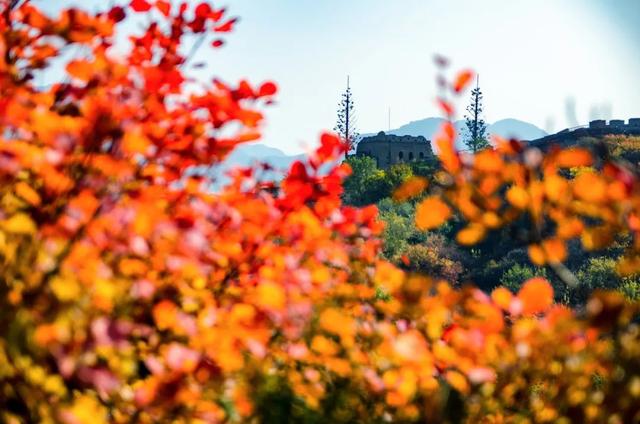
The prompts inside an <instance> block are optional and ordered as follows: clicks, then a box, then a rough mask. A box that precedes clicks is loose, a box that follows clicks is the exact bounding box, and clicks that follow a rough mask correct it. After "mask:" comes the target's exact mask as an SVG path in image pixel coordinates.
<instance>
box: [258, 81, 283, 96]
mask: <svg viewBox="0 0 640 424" xmlns="http://www.w3.org/2000/svg"><path fill="white" fill-rule="evenodd" d="M277 91H278V87H276V85H275V84H274V83H272V82H265V83H264V84H262V85H261V86H260V91H259V92H258V95H259V96H260V97H262V96H273V95H274V94H276V92H277Z"/></svg>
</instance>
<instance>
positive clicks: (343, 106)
mask: <svg viewBox="0 0 640 424" xmlns="http://www.w3.org/2000/svg"><path fill="white" fill-rule="evenodd" d="M333 130H334V131H335V132H337V133H338V135H339V136H340V138H342V140H343V141H345V142H346V143H348V144H349V150H348V152H349V153H353V152H355V148H356V144H357V143H358V140H359V139H360V134H359V133H358V129H357V128H356V114H355V103H354V101H353V94H352V93H351V87H350V86H349V77H347V89H346V90H345V91H344V93H342V98H341V100H340V103H338V118H337V121H336V126H335V127H334V128H333Z"/></svg>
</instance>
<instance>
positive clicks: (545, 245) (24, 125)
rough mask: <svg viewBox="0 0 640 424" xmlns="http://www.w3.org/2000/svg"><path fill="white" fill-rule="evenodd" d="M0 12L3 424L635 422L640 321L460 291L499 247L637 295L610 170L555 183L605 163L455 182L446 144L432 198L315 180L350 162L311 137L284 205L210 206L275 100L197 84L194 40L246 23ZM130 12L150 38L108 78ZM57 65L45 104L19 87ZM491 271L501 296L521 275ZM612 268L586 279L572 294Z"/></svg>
mask: <svg viewBox="0 0 640 424" xmlns="http://www.w3.org/2000/svg"><path fill="white" fill-rule="evenodd" d="M0 7H1V8H2V10H0V12H1V13H0V27H1V28H2V31H1V32H0V51H2V52H3V54H1V55H0V90H2V96H1V98H0V111H1V112H2V113H0V126H1V127H2V131H0V134H1V135H2V137H0V179H1V180H2V184H1V185H0V272H1V275H2V278H1V279H0V420H2V421H3V422H7V423H11V424H13V423H31V422H43V423H56V422H62V423H65V424H89V423H91V424H94V423H95V424H101V423H155V422H171V423H240V422H265V423H266V422H300V423H314V422H317V423H321V422H322V423H324V422H337V423H340V422H343V423H353V422H363V423H382V422H443V423H446V422H451V423H457V422H469V423H478V422H494V423H501V422H559V423H564V422H566V423H568V422H592V423H599V422H607V423H611V424H617V423H628V422H638V421H639V420H640V402H639V400H640V360H639V358H640V326H638V324H637V318H638V311H639V305H638V303H634V302H629V301H628V300H627V299H625V298H624V297H623V296H622V295H620V294H619V293H615V292H603V291H596V292H595V293H593V294H592V295H591V297H589V299H588V300H587V301H586V304H585V305H584V308H580V309H577V310H572V309H570V308H567V307H566V306H564V305H561V304H558V303H555V302H554V296H555V294H554V289H553V285H552V284H551V283H550V282H549V281H547V280H545V279H543V278H531V279H528V280H526V281H524V282H523V283H522V284H521V285H520V287H519V290H518V292H517V293H513V292H512V291H510V290H509V289H507V288H505V287H497V288H495V289H494V290H492V291H491V293H490V294H488V293H487V292H483V291H482V290H480V289H478V288H475V287H473V286H471V285H468V284H464V281H462V280H463V279H464V278H465V277H464V273H465V270H466V269H479V268H480V266H481V263H482V261H483V260H484V258H485V257H486V255H487V254H488V253H487V252H490V245H487V244H483V241H484V242H487V241H488V240H489V237H491V236H496V237H497V235H499V236H500V237H504V239H505V240H509V239H512V238H513V239H516V240H517V241H518V242H520V243H523V240H524V243H527V245H526V254H527V255H529V256H530V257H531V259H532V260H533V261H534V262H535V263H537V264H538V266H542V265H546V266H547V267H548V269H552V270H554V272H555V273H556V274H557V276H558V278H559V279H560V280H562V281H564V280H563V278H562V273H561V272H560V271H563V268H561V265H562V264H563V263H564V262H565V259H567V258H566V256H567V255H566V253H567V252H566V250H567V249H569V250H570V249H571V248H572V245H571V243H574V244H575V243H577V242H578V240H575V239H576V234H575V232H576V229H577V230H584V231H583V233H585V234H587V235H588V237H586V239H585V240H581V241H580V243H582V244H584V245H586V247H594V248H595V247H603V246H609V247H610V248H612V249H619V250H621V251H622V252H621V253H623V254H624V255H625V256H624V258H625V259H624V260H625V261H627V262H623V263H622V265H623V266H622V267H621V264H620V262H618V263H617V264H616V268H617V269H618V270H620V268H622V270H623V271H633V270H634V269H635V267H636V265H637V263H635V262H634V258H633V256H632V255H630V254H632V253H634V249H635V248H637V246H636V244H637V243H636V240H635V238H636V235H637V234H636V233H637V231H639V228H640V227H639V226H638V217H637V214H636V210H635V208H636V207H637V205H638V204H640V202H639V201H638V198H640V196H639V195H638V189H637V182H636V178H635V174H633V173H625V172H624V170H623V169H621V168H620V166H621V165H620V164H618V163H616V162H606V164H605V165H604V171H603V172H601V173H598V172H593V171H585V172H584V173H581V174H579V175H577V176H575V178H573V179H570V180H567V179H565V176H564V174H561V175H558V172H556V171H557V167H558V166H560V165H562V166H561V168H562V169H563V170H565V169H573V168H580V167H591V166H593V165H595V166H598V164H593V163H590V162H593V161H591V157H590V156H588V155H587V154H586V153H585V152H583V151H581V150H571V149H567V150H558V151H555V152H552V153H551V154H550V155H548V156H546V157H545V158H544V159H543V158H541V155H540V154H539V153H540V152H537V153H536V152H535V151H532V150H527V149H526V148H524V147H523V146H522V145H520V144H519V143H516V142H513V143H511V142H510V144H508V146H507V147H509V148H508V149H507V147H505V146H504V145H502V144H500V145H499V148H498V149H497V150H495V151H494V150H485V151H482V152H480V153H478V154H477V155H476V156H473V157H466V158H463V159H464V160H462V158H461V157H460V156H459V152H456V151H455V150H454V149H453V142H454V140H453V137H454V133H453V132H452V127H451V126H450V125H445V126H444V127H443V134H444V135H443V136H442V137H440V138H439V139H438V140H437V142H438V144H439V152H440V158H441V161H442V163H443V172H439V173H437V174H436V175H435V176H434V178H433V179H432V180H431V181H430V182H429V183H427V182H426V180H425V179H424V178H417V177H416V175H418V171H417V170H416V169H414V168H412V167H410V166H407V165H399V166H397V167H393V168H391V169H390V170H388V171H387V170H378V169H375V167H369V166H368V165H369V164H370V163H367V162H366V160H363V161H362V162H360V163H359V162H358V160H357V159H355V158H349V159H348V161H347V162H348V163H346V164H342V165H339V166H331V165H330V164H332V163H335V161H336V160H337V159H338V158H339V157H342V156H343V155H344V154H345V153H346V151H347V149H348V148H349V146H348V145H347V144H346V143H343V142H342V141H341V140H340V139H339V138H338V137H336V136H335V135H331V134H323V135H322V136H321V138H320V143H319V146H318V147H317V149H316V150H315V151H313V152H311V153H310V154H309V156H308V157H306V158H305V159H304V160H300V161H296V162H294V163H293V164H292V165H291V167H290V169H289V170H288V172H287V174H286V176H285V177H284V179H283V180H282V181H281V183H279V185H276V184H275V183H256V178H255V176H256V173H258V172H260V169H254V168H247V169H236V170H234V172H233V175H231V182H230V183H229V184H228V185H227V186H225V187H224V188H222V189H221V190H220V191H219V192H217V193H211V192H210V191H208V190H207V187H209V186H210V181H208V180H207V178H206V175H202V174H201V173H198V172H197V171H196V169H203V168H206V167H208V166H210V165H211V164H217V163H219V162H220V161H221V160H223V159H224V158H225V157H226V156H227V155H228V154H229V153H230V152H231V151H232V150H233V149H234V148H235V147H236V146H237V145H239V144H241V143H245V142H248V141H251V140H255V139H256V138H257V137H259V135H260V133H259V130H260V124H261V122H262V113H261V112H260V110H261V109H262V107H264V106H266V105H267V104H270V103H272V102H273V96H274V94H275V93H276V91H277V87H276V86H275V84H273V83H271V82H265V83H262V84H259V85H252V84H250V83H249V82H248V81H240V82H239V83H238V84H236V85H227V84H225V83H223V82H221V81H220V80H218V79H213V80H212V81H211V82H206V83H199V82H196V80H195V79H191V77H190V76H191V74H190V70H191V67H190V66H187V65H190V64H191V62H190V61H191V59H192V57H191V55H192V54H195V53H194V52H195V49H193V48H191V49H185V47H186V46H191V45H190V40H193V36H195V37H196V38H197V37H201V38H200V39H201V40H204V41H207V43H203V45H207V46H208V47H209V48H213V49H216V48H219V47H220V46H222V45H223V44H224V40H223V39H222V37H224V36H225V34H227V33H228V32H230V31H231V30H232V29H233V28H234V25H235V23H236V22H237V19H236V18H229V17H228V15H227V12H226V10H225V9H215V8H214V7H212V6H211V5H210V4H209V3H207V2H200V3H198V4H188V3H184V4H182V5H176V4H172V3H171V2H168V1H164V0H156V1H148V0H132V1H131V2H130V3H129V5H128V6H127V7H122V6H113V7H110V8H109V9H108V10H107V11H105V12H103V13H89V12H86V11H83V10H81V9H68V10H64V11H62V13H61V14H60V15H59V16H57V17H48V16H46V15H44V14H43V13H41V12H40V10H39V9H38V8H37V6H36V5H35V2H15V1H11V2H7V1H4V2H0ZM135 13H144V17H145V22H144V23H143V22H142V21H141V25H142V26H141V28H140V29H139V30H138V31H139V32H136V33H135V34H132V35H131V37H130V41H131V43H130V44H129V45H128V49H124V50H118V51H117V54H113V50H112V47H113V44H114V41H115V38H116V37H117V36H118V35H121V34H120V32H121V31H122V28H123V27H122V24H121V22H123V21H124V20H125V19H126V18H127V16H128V15H132V14H135ZM207 37H208V38H207ZM198 45H199V44H196V46H198ZM63 51H72V52H80V53H81V54H79V55H78V56H77V57H68V56H66V55H65V54H64V53H63ZM185 51H186V56H185ZM189 52H191V53H189ZM61 61H62V62H64V63H62V64H63V65H65V72H66V74H65V75H64V77H63V78H62V79H61V81H59V82H57V83H56V84H53V85H51V86H47V87H40V86H36V85H34V80H36V79H37V78H35V76H37V75H38V74H39V73H41V72H48V71H51V66H52V63H53V62H56V63H58V64H59V63H60V62H61ZM65 61H66V62H65ZM439 62H440V63H444V62H443V61H442V60H440V61H439ZM442 66H444V65H442ZM194 67H196V68H197V67H201V66H195V64H194ZM461 75H462V77H461V76H458V77H457V78H456V80H455V81H454V83H453V84H451V87H450V88H452V90H453V91H454V92H455V93H460V92H461V91H462V90H463V89H464V86H465V84H466V83H467V82H468V81H469V80H470V79H471V74H470V72H468V71H467V72H464V73H462V74H461ZM447 87H448V85H447ZM440 103H441V105H442V106H443V107H444V108H445V109H446V110H447V113H448V114H452V113H453V112H452V111H453V109H452V107H451V106H449V105H447V104H446V102H445V101H444V100H441V102H440ZM445 106H446V107H445ZM350 161H351V162H352V165H353V166H350V165H349V162H350ZM588 162H589V163H588ZM541 165H543V166H542V168H541ZM600 168H602V167H600ZM600 168H593V169H598V170H600ZM354 170H355V171H356V172H355V173H353V174H352V176H351V177H349V179H348V180H347V182H346V185H347V187H348V191H349V192H351V193H349V192H348V193H343V183H344V182H345V179H346V178H348V175H349V173H350V172H353V171H354ZM422 171H423V169H422V168H420V172H422ZM523 175H524V176H525V177H526V178H525V177H523ZM556 176H557V177H559V178H560V179H558V178H555V177H556ZM521 177H522V178H521ZM567 178H568V177H567ZM487 179H488V182H487ZM549 180H550V181H552V182H553V183H554V185H553V187H552V188H556V189H557V188H559V189H563V190H566V192H562V191H561V192H560V193H563V194H565V196H561V197H558V196H555V197H554V193H555V192H554V191H551V190H549V191H546V189H545V190H542V189H541V187H544V186H545V185H546V182H547V181H549ZM397 185H400V186H401V190H400V194H401V195H396V196H393V194H394V187H395V186H397ZM370 187H372V189H371V190H370ZM514 187H515V188H514ZM478 192H481V193H483V194H484V196H478V195H477V194H478ZM350 195H353V197H351V198H349V196H350ZM378 196H379V197H378ZM503 196H506V203H505V201H504V200H505V199H503ZM387 197H395V198H396V199H398V200H400V201H405V202H407V203H408V206H403V205H401V204H394V203H390V201H389V200H383V199H385V198H387ZM343 198H346V199H347V200H349V201H350V202H351V201H352V202H354V203H366V202H380V206H381V207H380V209H381V210H382V212H381V213H382V215H383V217H384V218H383V219H386V220H387V221H388V222H389V225H387V228H388V229H387V236H388V237H389V238H390V241H391V243H390V244H389V246H388V247H387V248H386V249H387V250H386V252H385V250H383V246H382V243H381V240H380V237H381V236H382V234H383V232H384V231H385V230H384V223H383V222H382V221H381V220H380V219H379V217H378V211H377V208H376V207H375V206H368V207H354V206H350V205H345V204H343V201H342V200H343ZM622 206H624V208H623V207H622ZM622 212H624V213H622ZM571 218H575V219H576V220H579V221H580V222H579V223H578V222H577V221H576V220H571ZM411 220H413V221H414V222H415V223H416V226H417V228H418V229H420V230H429V232H427V233H426V234H425V232H424V231H418V230H417V229H415V228H413V229H412V228H408V227H409V224H408V222H410V221H411ZM527 220H528V221H531V222H532V223H533V226H532V227H531V229H530V230H527V231H521V230H523V228H529V227H523V226H522V223H523V222H527ZM566 220H569V221H568V222H566ZM551 221H553V222H555V223H556V224H557V227H554V226H547V224H548V223H549V222H551ZM603 223H604V224H603ZM516 224H517V225H516ZM569 224H571V225H569ZM596 224H597V225H606V227H605V228H604V230H606V231H604V230H603V231H601V232H596V231H594V230H593V225H596ZM567 225H568V229H567V228H565V227H566V226H567ZM436 227H438V230H436V231H434V230H435V229H436ZM514 227H515V228H514ZM561 229H562V230H561ZM511 230H515V231H513V232H511ZM564 231H567V232H566V233H565V232H564ZM490 233H491V234H490ZM454 234H455V236H454ZM531 235H533V236H536V237H538V238H537V239H535V240H531V239H530V236H531ZM608 235H611V237H608ZM614 235H618V236H619V237H618V239H620V240H623V239H624V237H625V236H626V237H627V238H628V240H626V241H624V242H620V243H621V245H616V244H615V243H614V242H615V241H616V240H618V239H616V238H615V237H613V236H614ZM556 236H557V237H556ZM403 237H406V240H403ZM454 237H455V240H456V241H457V242H459V243H461V244H462V245H464V246H466V250H458V249H457V248H455V247H454V246H453V243H452V240H453V238H454ZM403 242H404V243H406V244H403ZM497 244H498V245H499V246H502V245H504V244H506V241H505V243H499V242H498V243H497ZM567 246H568V247H567ZM383 253H386V254H387V255H391V256H392V257H391V258H390V259H385V258H384V256H383ZM507 257H508V256H507ZM502 259H503V258H496V260H495V265H492V270H491V272H493V273H495V274H499V275H502V273H503V270H505V269H509V268H510V267H511V265H510V264H508V263H502ZM391 261H393V262H395V264H394V263H393V262H391ZM466 263H470V264H474V265H473V266H474V267H475V268H467V267H466V265H465V264H466ZM403 268H404V270H403ZM610 268H611V267H610V264H609V263H608V262H607V261H591V262H589V264H588V267H587V268H585V271H584V276H583V278H584V280H585V281H587V280H588V279H589V278H591V275H590V274H594V275H595V274H597V275H602V276H607V275H609V274H608V273H609V271H610ZM423 273H429V274H432V275H423ZM627 274H629V275H627V276H625V277H624V278H626V279H624V278H623V280H622V284H623V287H624V289H623V290H625V294H626V295H627V296H628V297H635V296H636V295H637V289H636V287H637V285H636V280H634V279H632V277H631V272H627ZM581 275H582V274H581ZM444 279H448V280H450V282H447V281H445V280H444ZM564 279H566V277H564ZM458 282H460V283H462V284H457V283H458ZM452 283H453V284H452ZM598 283H599V282H598V281H596V280H595V279H594V280H593V281H592V283H585V285H586V284H593V285H596V284H598ZM600 283H601V282H600ZM487 291H488V290H487Z"/></svg>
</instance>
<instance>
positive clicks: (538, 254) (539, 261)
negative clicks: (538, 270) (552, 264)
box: [528, 244, 547, 266]
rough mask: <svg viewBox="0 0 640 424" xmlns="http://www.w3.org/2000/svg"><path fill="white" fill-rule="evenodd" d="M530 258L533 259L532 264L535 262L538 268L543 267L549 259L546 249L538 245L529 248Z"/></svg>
mask: <svg viewBox="0 0 640 424" xmlns="http://www.w3.org/2000/svg"><path fill="white" fill-rule="evenodd" d="M528 251H529V258H530V259H531V262H533V263H534V264H536V265H538V266H542V265H544V264H545V263H547V257H546V255H545V254H544V249H543V248H542V247H541V246H540V245H537V244H532V245H530V246H529V249H528Z"/></svg>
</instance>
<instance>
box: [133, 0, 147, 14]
mask: <svg viewBox="0 0 640 424" xmlns="http://www.w3.org/2000/svg"><path fill="white" fill-rule="evenodd" d="M129 6H131V8H132V9H133V10H134V11H136V12H148V11H149V10H151V4H150V3H149V2H148V1H147V0H131V3H130V4H129Z"/></svg>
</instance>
